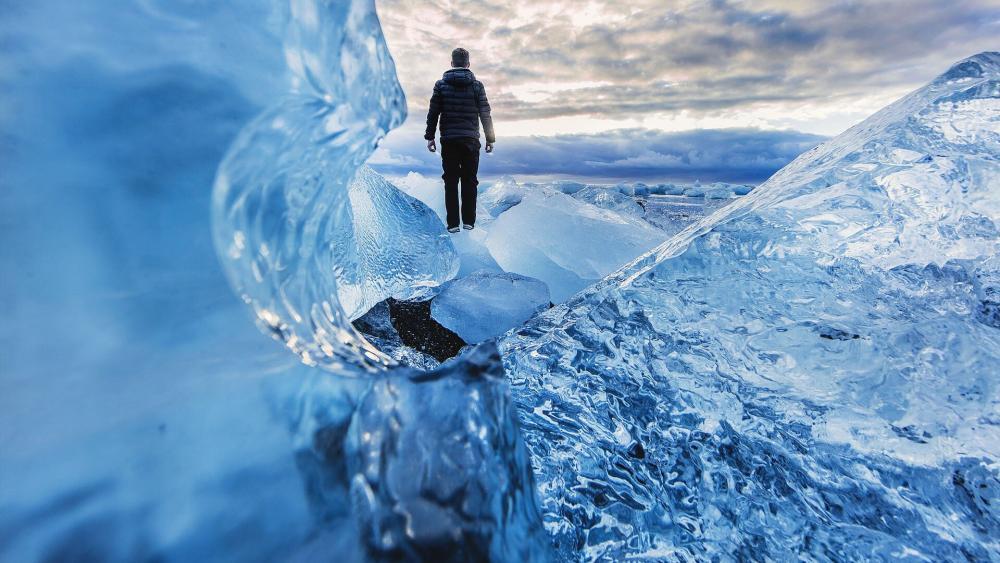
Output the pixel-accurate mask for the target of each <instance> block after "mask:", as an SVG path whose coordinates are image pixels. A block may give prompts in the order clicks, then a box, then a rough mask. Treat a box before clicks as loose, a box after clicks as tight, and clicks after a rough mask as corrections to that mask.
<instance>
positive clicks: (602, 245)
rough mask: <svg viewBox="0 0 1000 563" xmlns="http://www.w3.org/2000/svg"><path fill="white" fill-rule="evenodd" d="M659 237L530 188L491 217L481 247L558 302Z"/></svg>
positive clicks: (633, 221)
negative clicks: (538, 282)
mask: <svg viewBox="0 0 1000 563" xmlns="http://www.w3.org/2000/svg"><path fill="white" fill-rule="evenodd" d="M665 238H666V235H665V234H664V233H663V232H662V231H660V230H659V229H657V228H655V227H653V226H651V225H649V224H648V223H646V222H644V221H643V220H641V219H637V218H634V217H629V216H626V215H622V214H620V213H616V212H614V211H610V210H607V209H602V208H600V207H596V206H593V205H590V204H588V203H586V202H582V201H579V200H577V199H574V198H573V197H572V196H569V195H566V194H563V193H561V192H556V191H553V190H547V189H532V190H528V191H527V192H526V193H525V195H524V198H523V199H522V200H521V202H520V203H519V204H517V205H515V206H513V207H511V208H510V209H508V210H507V211H505V212H503V213H501V214H500V216H499V217H497V218H496V219H495V220H494V221H493V224H492V225H491V226H490V231H489V234H488V236H487V238H486V247H487V248H489V250H490V253H491V254H492V256H493V258H494V259H496V261H497V263H498V264H499V265H500V266H501V267H502V268H503V269H504V270H506V271H508V272H516V273H519V274H522V275H526V276H530V277H533V278H537V279H540V280H542V281H543V282H545V283H546V285H548V286H549V292H550V293H551V295H552V300H553V301H555V302H561V301H564V300H566V299H567V298H568V297H569V296H571V295H573V294H574V293H576V292H577V291H579V290H581V289H583V288H584V287H586V286H587V285H589V284H590V283H593V282H594V281H597V280H599V279H601V278H602V277H604V276H606V275H608V274H609V273H611V272H613V271H614V270H615V269H617V268H619V267H621V266H622V265H624V264H625V263H627V262H628V261H629V260H631V259H632V258H635V257H636V256H638V255H639V254H642V253H643V252H645V251H647V250H649V249H651V248H653V247H655V246H656V245H657V244H659V243H661V242H663V240H664V239H665Z"/></svg>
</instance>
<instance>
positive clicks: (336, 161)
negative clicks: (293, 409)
mask: <svg viewBox="0 0 1000 563" xmlns="http://www.w3.org/2000/svg"><path fill="white" fill-rule="evenodd" d="M290 9H291V19H290V27H289V29H288V31H287V33H286V44H285V60H286V62H287V64H288V67H289V70H290V71H291V74H292V77H293V80H292V92H291V93H290V94H289V95H288V96H286V97H285V98H283V99H282V100H281V101H280V102H279V103H277V104H276V105H274V106H272V107H271V108H270V109H268V110H267V111H265V112H264V113H262V114H261V115H260V116H259V117H258V118H257V119H255V120H254V121H253V122H252V123H251V124H250V125H248V126H247V127H246V128H245V129H244V130H243V132H242V133H241V134H240V135H239V137H238V138H237V139H236V141H235V142H234V143H233V145H232V146H231V147H230V149H229V152H228V154H227V155H226V157H225V159H224V160H223V162H222V164H221V165H220V167H219V171H218V174H217V176H216V183H215V191H214V203H213V230H214V237H215V241H216V246H217V248H218V251H219V256H220V258H221V260H222V262H223V265H224V266H225V269H226V273H227V274H228V277H229V280H230V282H231V283H232V285H233V286H234V288H235V289H236V291H237V292H238V293H239V294H240V295H241V297H242V298H243V300H244V301H245V302H246V303H247V304H248V305H249V306H250V307H251V309H252V310H253V312H254V314H255V317H256V319H257V322H258V325H259V326H260V327H261V329H262V330H264V331H265V332H267V333H269V334H272V335H274V336H275V337H276V338H278V339H280V340H281V341H283V342H284V343H285V344H286V345H287V346H288V347H289V348H290V349H291V350H292V351H294V352H295V353H296V354H297V355H299V357H300V358H301V359H302V360H303V361H304V362H306V363H308V364H318V365H323V366H330V367H332V368H337V367H338V366H342V365H345V364H347V363H350V364H358V365H363V366H369V367H375V366H381V365H387V364H390V363H391V359H390V358H389V357H388V356H386V355H385V354H382V353H381V352H379V351H378V350H377V349H376V348H375V347H373V346H372V345H371V344H369V343H368V342H366V341H365V339H364V338H363V337H362V336H361V335H360V334H358V333H357V331H355V330H354V327H353V326H352V325H351V323H350V320H351V319H352V318H354V317H356V316H358V315H361V314H363V313H364V312H365V310H366V309H367V307H368V306H371V305H372V304H374V303H376V302H378V301H380V300H381V299H383V298H385V297H387V296H390V295H395V294H403V295H405V294H406V293H407V292H408V291H410V290H411V289H412V288H413V287H419V286H421V285H426V284H434V283H439V282H441V281H444V280H446V279H448V278H449V277H451V276H453V275H454V274H455V271H456V264H455V256H454V253H453V252H452V251H451V248H450V246H451V244H450V242H449V241H448V240H447V239H446V238H443V237H442V236H441V232H440V230H439V229H438V228H437V226H436V225H434V224H433V221H432V219H431V216H430V215H429V213H428V211H427V210H426V208H424V207H423V206H421V205H418V204H416V202H414V201H413V200H411V199H410V198H408V197H406V196H404V195H403V194H401V193H399V192H398V191H397V190H395V189H394V188H393V187H392V186H391V185H390V184H388V183H386V182H384V180H382V179H381V178H379V177H378V176H377V175H376V174H374V173H373V172H371V171H369V170H367V169H366V170H362V171H361V172H360V173H358V175H357V177H355V174H356V171H357V170H358V168H359V167H360V166H361V164H362V163H363V162H364V160H365V159H366V158H367V157H368V156H369V155H370V154H371V152H372V151H373V150H374V148H375V143H376V142H377V141H378V140H379V139H380V138H381V137H382V136H384V135H385V134H386V132H387V131H388V130H389V129H391V128H392V127H395V126H396V125H398V124H399V123H401V122H402V120H403V118H404V117H405V114H406V109H405V108H406V106H405V102H404V99H403V93H402V91H401V89H400V87H399V84H398V83H397V82H396V74H395V68H394V66H393V62H392V59H391V57H390V56H389V53H388V50H387V48H386V46H385V42H384V40H383V38H382V33H381V28H380V26H379V24H378V19H377V16H376V15H375V7H374V3H373V2H371V1H370V0H368V1H366V0H356V1H353V2H332V3H331V2H318V1H315V0H293V1H292V2H291V5H290ZM352 178H354V180H353V181H354V184H353V185H352V184H351V182H352Z"/></svg>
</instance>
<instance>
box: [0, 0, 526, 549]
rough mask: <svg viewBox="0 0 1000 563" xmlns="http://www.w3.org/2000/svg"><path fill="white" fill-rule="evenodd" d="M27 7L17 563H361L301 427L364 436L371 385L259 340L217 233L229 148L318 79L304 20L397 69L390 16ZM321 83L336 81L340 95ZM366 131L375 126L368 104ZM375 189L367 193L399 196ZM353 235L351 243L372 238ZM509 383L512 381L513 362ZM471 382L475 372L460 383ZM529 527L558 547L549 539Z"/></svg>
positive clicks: (3, 24)
mask: <svg viewBox="0 0 1000 563" xmlns="http://www.w3.org/2000/svg"><path fill="white" fill-rule="evenodd" d="M15 4H16V6H15V5H11V6H10V7H12V9H10V10H5V12H4V17H2V18H0V43H2V44H3V50H4V55H5V57H7V56H8V55H9V58H5V59H4V62H3V64H0V84H2V86H3V87H2V88H0V107H2V108H3V110H0V137H2V140H0V144H2V145H3V147H4V149H3V150H4V151H5V152H4V158H3V173H2V174H0V213H2V216H3V219H2V222H3V231H4V244H3V245H0V254H2V259H0V268H2V270H0V278H2V279H3V285H4V289H5V290H6V291H8V292H9V294H8V299H7V300H6V301H5V309H4V314H5V318H6V319H7V321H8V322H7V323H4V324H3V325H2V326H0V342H2V345H3V350H4V352H3V362H2V363H3V369H0V426H2V428H3V433H2V434H3V435H2V437H0V467H2V468H3V469H2V475H3V477H2V478H0V506H2V509H0V560H3V561H73V560H77V561H79V560H87V561H93V560H99V561H136V560H166V561H206V560H207V561H260V560H273V561H286V560H293V561H316V560H327V559H328V558H329V557H330V554H331V553H333V554H337V556H338V557H339V556H343V557H344V558H345V559H342V560H351V559H350V557H351V556H352V555H354V556H356V558H357V559H360V558H362V557H364V556H365V554H364V552H363V550H361V549H360V547H359V546H358V539H357V534H354V533H353V531H354V530H356V529H357V527H358V526H357V523H356V522H355V520H354V517H353V514H351V513H350V511H349V510H348V509H347V507H349V506H350V504H349V502H346V497H340V496H337V494H336V493H337V491H339V490H340V489H338V487H337V486H334V485H332V484H331V480H332V481H336V477H337V476H342V475H344V473H343V471H341V467H342V466H343V464H344V461H345V460H344V458H343V457H339V458H334V459H326V458H323V459H317V458H316V457H315V455H313V454H314V453H315V448H313V445H314V444H316V443H317V442H319V443H322V444H326V445H331V444H333V443H335V442H332V441H329V440H328V441H326V442H323V439H324V438H329V437H330V434H329V433H328V432H319V433H318V434H316V433H313V432H309V431H308V429H307V428H305V426H306V425H305V423H303V424H299V422H302V421H304V420H306V419H308V420H309V421H310V423H315V424H316V426H317V427H318V428H324V426H322V425H321V423H322V421H327V420H329V421H341V420H343V419H347V420H350V418H351V417H352V415H353V413H354V407H355V406H356V405H357V404H358V401H359V400H360V399H361V397H363V396H364V394H365V393H366V392H367V390H368V389H369V387H370V386H371V385H372V382H373V380H372V377H371V374H370V373H367V372H365V371H363V370H362V368H360V367H357V366H355V365H353V364H345V365H344V367H343V369H342V370H338V371H337V373H336V374H333V373H330V372H329V371H321V370H317V369H315V368H310V367H307V366H304V365H302V364H301V363H300V362H299V361H298V359H297V358H296V357H293V356H292V355H291V354H289V353H288V352H287V351H286V350H285V349H283V348H282V347H281V346H277V345H273V343H270V342H268V341H267V340H266V339H264V338H262V337H261V335H260V334H259V333H258V332H257V331H256V330H255V329H254V328H253V325H252V324H251V323H250V322H248V321H247V315H246V311H245V305H244V304H243V303H241V302H240V301H239V300H238V299H237V298H236V297H234V295H233V292H232V290H231V289H230V288H229V287H228V285H227V280H226V277H225V273H224V272H223V271H222V268H221V267H220V261H219V257H218V256H217V255H216V252H215V248H214V242H213V240H212V236H211V235H212V227H211V225H210V213H209V210H210V206H211V186H212V182H213V177H214V176H215V174H216V171H217V169H218V166H219V162H220V160H221V159H222V158H223V157H224V156H225V150H226V147H227V146H230V144H231V143H232V142H233V141H234V138H236V137H237V136H238V135H239V134H240V130H241V128H243V127H244V126H245V125H246V124H247V123H248V122H250V121H251V120H252V119H253V116H254V115H257V114H259V113H260V112H262V111H272V110H268V109H267V106H268V105H269V104H271V103H272V102H274V101H275V100H277V99H278V98H280V97H281V96H283V95H285V94H286V93H287V90H288V80H289V79H290V76H289V75H290V74H291V79H292V80H296V79H298V80H301V77H302V75H301V74H297V73H295V72H291V73H290V72H289V71H288V70H287V68H286V55H292V60H293V61H295V55H296V53H303V52H306V51H303V50H299V49H297V48H295V47H294V45H291V46H290V45H289V44H286V43H284V42H283V36H284V35H285V34H286V33H298V32H296V31H294V27H295V25H296V24H295V23H294V22H291V23H290V19H294V18H304V19H305V20H313V19H315V21H314V23H316V24H322V26H323V29H324V30H325V31H324V33H327V32H329V33H330V36H328V39H329V42H327V40H326V39H322V38H317V39H318V40H319V42H320V43H325V44H327V45H329V46H330V47H331V48H335V47H336V46H337V44H338V42H340V39H344V38H345V36H344V33H341V32H344V30H345V28H347V27H350V28H351V29H350V30H349V32H345V33H346V39H347V42H346V43H345V44H346V45H347V46H348V47H351V46H353V47H358V45H359V43H358V42H359V41H360V45H361V49H362V51H361V52H360V54H361V55H365V54H366V53H369V51H368V49H369V47H370V48H372V49H374V53H375V55H378V56H381V55H379V53H381V54H382V55H385V52H384V45H382V44H381V38H380V35H379V34H378V33H377V31H378V23H377V20H376V19H375V17H374V5H373V3H372V2H370V1H355V2H315V3H313V2H304V1H301V0H294V1H293V2H291V3H288V2H271V1H266V2H265V1H255V0H247V1H241V2H238V3H213V2H169V1H161V0H141V1H133V2H117V1H116V2H111V1H108V0H94V1H92V2H76V3H72V2H71V3H66V2H61V1H55V0H39V1H37V2H21V3H15ZM6 7H7V6H5V8H6ZM326 10H332V11H334V12H335V13H334V14H331V13H330V12H328V11H326ZM331 16H332V20H331ZM314 17H315V18H314ZM348 24H349V25H348ZM290 28H292V31H290ZM338 33H339V34H340V35H338ZM292 43H294V42H292ZM289 46H290V49H289V50H287V51H286V47H289ZM308 51H309V52H310V53H315V52H319V50H316V51H314V50H308ZM351 56H353V55H352V54H351V53H350V52H349V53H348V54H347V58H348V59H350V57H351ZM366 57H367V55H365V56H361V57H360V58H356V59H355V61H357V62H359V63H360V62H363V61H368V59H367V58H366ZM307 59H308V60H307V61H306V62H307V63H308V64H312V62H314V59H312V58H309V57H307ZM315 62H317V63H318V64H319V65H320V66H322V67H323V68H324V70H323V72H338V69H340V68H341V65H340V62H339V60H333V59H322V58H320V59H317V60H315ZM326 63H332V64H330V65H329V66H327V65H326ZM382 63H385V61H382ZM385 64H387V63H385ZM348 66H350V65H349V64H348ZM379 68H381V69H382V70H378V68H374V69H373V71H374V72H377V73H378V72H382V71H384V70H385V66H384V64H383V66H382V67H379ZM307 70H308V69H307ZM362 74H363V73H362ZM306 76H307V78H308V79H309V80H313V79H316V80H319V81H320V82H324V81H325V78H324V77H325V76H326V75H325V74H322V73H320V74H317V73H313V72H312V71H308V72H307V73H306ZM362 78H363V76H362ZM375 78H376V80H374V81H370V82H368V87H369V91H368V94H370V96H369V97H370V98H371V100H370V101H371V102H372V104H373V105H377V103H378V102H377V100H378V99H380V97H381V95H382V94H385V95H386V96H389V97H390V98H391V97H392V96H393V95H394V94H393V93H394V92H395V89H394V88H395V81H394V76H393V75H392V73H391V72H390V73H388V74H386V75H384V76H382V75H380V76H376V77H375ZM382 78H387V79H386V80H384V81H383V80H382ZM388 78H392V81H389V80H388ZM352 84H353V83H352ZM310 88H312V87H311V86H308V87H307V86H302V92H304V91H307V90H309V89H310ZM325 88H326V86H322V85H321V86H320V87H319V88H318V89H325ZM302 92H300V94H301V93H302ZM341 93H343V92H338V93H335V95H340V94H341ZM303 97H307V96H305V95H304V94H303V95H292V96H291V98H290V99H291V100H292V103H293V105H294V104H295V103H297V102H302V101H303ZM398 101H399V103H402V100H401V98H400V99H399V100H398ZM366 103H367V101H366ZM305 106H309V107H308V108H306V110H307V111H306V113H307V115H306V116H303V115H302V114H297V117H303V122H305V121H308V120H312V119H313V118H316V117H320V116H322V115H333V114H328V113H326V110H327V109H329V108H328V107H327V106H328V103H327V101H326V100H323V101H322V102H320V101H315V103H313V104H312V105H310V104H309V103H305V104H304V106H303V105H299V106H296V107H298V108H303V107H305ZM401 107H402V106H400V108H401ZM366 108H367V109H366ZM312 109H315V110H316V111H317V112H319V113H318V114H314V113H310V111H311V110H312ZM358 109H359V111H372V112H373V113H371V114H366V115H365V117H368V116H370V115H374V110H372V108H371V107H369V106H367V105H362V106H359V108H358ZM397 109H399V108H397ZM390 110H391V108H390ZM393 111H394V110H393ZM393 111H390V112H389V117H387V118H386V119H389V118H390V117H391V114H392V112H393ZM400 111H401V109H400ZM334 113H335V112H334ZM271 115H273V113H272V114H271ZM383 115H385V114H383ZM334 117H335V118H339V117H350V116H349V115H342V114H338V115H336V116H334ZM302 124H303V123H302V122H300V123H299V125H302ZM286 125H289V127H293V126H294V125H295V124H288V123H287V122H286ZM324 125H330V126H332V125H336V123H335V120H329V121H327V122H326V123H325V124H324ZM347 125H350V126H352V127H353V126H355V125H357V124H356V123H354V124H351V123H347ZM375 125H378V124H377V123H376V124H375ZM383 125H384V124H383ZM367 127H368V124H364V126H363V127H362V129H364V128H367ZM369 132H370V131H369ZM330 133H334V131H332V130H331V131H330ZM354 133H359V131H353V132H352V133H350V134H345V135H347V136H343V135H342V136H341V137H335V138H332V139H329V142H331V143H334V144H336V143H337V142H338V139H340V140H341V141H342V142H347V141H348V137H350V135H353V134H354ZM360 133H365V131H360ZM353 138H354V141H351V143H353V142H358V141H359V140H360V137H353ZM259 140H261V141H263V142H265V144H266V142H269V141H274V140H275V139H274V137H268V136H266V135H265V136H264V137H261V138H259ZM299 140H300V141H303V142H308V140H309V137H308V136H305V135H304V136H303V137H301V138H299ZM374 140H375V137H371V138H369V139H368V140H367V141H364V143H372V142H374ZM348 144H350V143H348ZM298 148H300V149H302V150H303V152H308V147H306V146H299V147H298ZM351 148H352V149H353V148H357V147H355V146H353V145H351ZM8 149H9V151H8ZM331 150H333V149H332V148H331ZM358 150H359V151H360V152H357V153H356V156H357V155H360V154H361V153H363V152H364V150H362V149H358ZM8 157H9V158H8ZM356 160H360V156H359V158H358V159H356ZM256 164H260V163H248V165H249V166H251V167H252V166H254V165H256ZM329 164H330V165H331V166H333V167H336V166H337V163H336V160H335V159H331V161H330V162H329ZM338 170H341V171H346V170H347V167H343V168H338ZM244 171H248V169H244ZM351 176H354V177H355V180H356V181H361V180H362V179H363V178H362V177H361V176H355V175H354V171H353V170H352V171H351V175H350V176H348V175H343V176H339V177H338V178H340V180H338V182H340V183H338V190H331V191H329V192H326V194H327V195H330V194H331V193H332V194H333V196H334V197H333V198H332V199H334V200H335V201H336V202H337V206H334V207H336V209H333V208H331V213H337V214H338V216H339V217H341V218H344V215H346V209H347V207H346V204H345V203H344V202H345V199H344V198H343V197H342V196H344V195H346V196H348V197H349V198H350V197H351V196H352V193H351V190H349V189H345V188H346V186H347V180H348V179H350V178H351ZM317 178H327V179H329V178H330V177H326V176H319V177H317ZM373 182H374V183H372V184H368V185H364V184H354V185H352V188H364V189H368V188H371V187H377V186H380V185H381V183H380V182H381V181H380V180H378V179H377V178H376V179H374V180H373ZM269 195H271V196H272V197H274V198H276V200H277V201H271V200H269V201H268V202H267V203H268V205H269V206H270V205H271V204H274V205H275V206H276V207H268V209H270V210H271V211H275V210H276V209H281V208H282V207H283V206H284V205H285V203H286V201H281V198H282V197H285V196H288V197H289V198H290V200H288V201H287V203H289V208H292V207H294V208H295V209H298V210H300V211H302V210H305V209H306V208H307V207H308V206H301V205H299V204H300V203H301V202H298V201H296V200H295V198H297V197H299V196H305V195H306V192H305V191H303V192H293V193H282V194H278V193H277V192H271V193H270V194H269ZM353 195H361V196H363V197H364V196H365V194H364V192H363V191H362V193H360V194H353ZM383 195H384V194H383ZM373 197H374V196H373ZM390 198H391V202H394V203H391V204H392V205H399V206H402V207H407V206H410V204H411V203H412V202H408V200H407V199H406V198H403V197H397V196H395V195H390ZM244 203H246V204H247V205H251V204H250V203H249V202H244ZM293 203H294V204H295V206H292V205H291V204H293ZM351 203H352V204H353V200H352V201H351ZM411 209H412V210H413V211H417V212H418V215H420V216H421V217H425V214H424V213H423V211H420V209H419V208H411ZM313 210H314V211H315V208H313ZM256 219H259V221H260V222H259V223H255V226H260V227H261V228H270V227H275V226H276V225H275V224H274V223H273V222H272V221H274V220H275V219H276V217H275V216H273V215H270V214H266V213H262V214H261V215H260V216H259V217H257V218H256ZM351 219H352V220H353V221H357V220H365V218H363V217H358V216H354V217H352V218H351ZM397 219H400V218H398V217H397ZM353 221H348V222H344V223H341V225H347V226H348V228H354V222H353ZM300 226H302V227H309V228H312V227H314V226H317V227H318V225H315V224H314V223H303V224H301V225H300ZM303 232H305V231H303ZM297 233H299V232H298V231H293V232H292V233H291V234H292V235H295V234H297ZM299 234H301V233H299ZM293 238H294V237H293ZM269 240H270V239H269ZM284 242H285V243H287V245H288V246H289V247H293V246H295V245H296V244H298V242H299V241H296V240H292V239H288V240H285V241H284ZM302 248H305V247H302ZM270 250H272V249H270V248H269V249H268V251H269V252H270ZM279 250H284V249H283V248H282V249H279ZM277 255H278V252H277V251H276V252H275V253H273V254H272V256H277ZM286 256H287V255H286ZM283 267H284V265H283ZM330 287H332V286H330ZM285 289H286V290H287V296H288V297H289V298H292V297H294V295H293V293H292V291H291V290H293V289H294V288H292V287H286V288H285ZM338 299H339V297H338ZM325 313H326V312H325V311H324V314H325ZM347 318H348V317H347V315H346V314H345V315H344V319H345V320H346V319H347ZM305 322H309V320H308V319H305ZM338 326H340V328H343V327H342V326H341V325H338ZM337 336H338V335H331V338H334V337H337ZM339 336H341V337H347V338H351V336H350V333H348V334H346V335H345V334H340V335H339ZM489 360H490V361H491V362H493V363H494V365H493V366H492V367H491V368H490V369H491V370H494V371H495V370H496V369H498V368H497V366H496V365H495V363H496V358H495V356H489ZM463 365H464V366H470V364H457V365H453V366H451V370H452V372H458V371H461V370H462V369H465V368H463V367H461V366H463ZM470 369H472V368H470ZM482 369H483V366H482V363H480V364H475V370H477V373H478V371H482ZM362 375H365V376H366V377H361V376H362ZM343 376H358V377H343ZM431 386H432V387H433V384H432V385H431ZM485 387H486V385H483V386H482V388H481V389H480V390H483V389H484V388H485ZM437 388H443V386H439V387H437ZM489 389H490V397H491V400H493V401H494V403H492V404H493V405H494V406H496V405H498V404H500V403H502V401H503V400H505V399H503V394H504V393H505V392H506V391H504V386H503V382H502V381H499V380H498V378H496V377H495V376H494V377H492V378H491V379H490V383H489ZM433 393H434V392H433V391H426V392H424V394H425V396H427V395H433ZM444 397H445V396H444V395H442V398H441V400H442V401H445V399H444ZM326 399H329V400H326ZM465 405H466V406H467V407H468V408H470V409H474V408H476V404H475V403H474V402H471V401H467V402H466V403H465ZM312 409H315V410H312ZM508 410H509V409H508ZM450 412H451V413H457V412H458V409H454V410H452V411H450ZM307 414H308V416H307ZM440 414H445V413H440ZM468 419H469V420H475V417H474V416H469V417H468ZM503 421H504V422H503V424H510V423H512V422H516V421H514V420H513V418H512V417H510V416H508V417H506V418H504V419H503ZM289 428H291V429H292V430H293V432H292V433H290V432H289ZM501 428H502V430H503V432H504V433H505V435H504V436H503V438H502V439H503V440H514V441H516V440H517V438H516V436H514V435H512V434H511V433H512V432H514V429H512V428H511V427H509V426H502V427H501ZM512 436H513V437H512ZM497 443H501V441H500V440H498V441H497ZM502 443H508V442H502ZM306 444H308V445H306ZM323 451H325V452H333V451H334V450H323ZM508 454H510V452H505V453H504V455H508ZM510 455H512V454H510ZM522 458H523V456H522ZM484 459H485V458H484ZM504 459H510V458H509V456H508V457H505V458H504ZM327 461H329V463H326V462H327ZM484 465H485V463H484ZM338 482H339V481H338ZM317 483H320V484H321V485H327V484H329V485H330V487H329V488H328V489H327V488H324V487H323V486H317ZM511 490H513V489H511ZM522 490H530V487H527V488H526V489H522ZM529 501H530V499H524V502H525V503H527V502H529ZM529 513H530V512H528V511H525V512H523V513H521V514H522V515H524V514H529ZM508 516H512V515H511V514H509V515H508ZM506 522H507V523H509V522H510V519H508V520H507V521H506ZM466 525H467V526H474V525H475V523H474V522H467V523H466ZM521 525H522V526H525V527H527V528H529V529H532V530H534V532H532V533H534V534H536V535H537V534H539V533H540V530H541V528H540V527H539V526H538V524H537V521H531V520H526V521H525V522H522V523H521ZM514 530H515V528H511V529H510V530H507V529H505V530H504V531H503V533H505V534H513V533H514ZM493 537H494V538H500V537H501V536H499V535H496V534H494V536H493ZM504 537H507V536H504ZM496 543H497V544H498V545H496V546H494V547H495V549H498V550H502V549H504V548H505V546H503V545H499V543H500V540H499V539H497V540H496ZM528 543H529V542H526V541H519V542H517V543H516V544H515V545H513V547H511V549H512V550H516V549H519V548H523V546H525V545H528ZM492 548H493V547H491V549H492Z"/></svg>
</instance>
